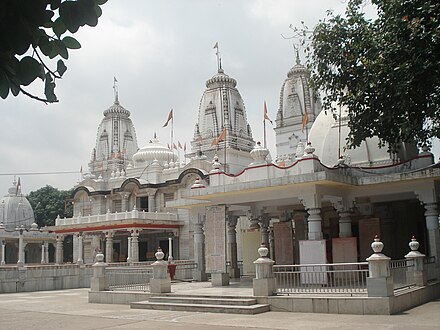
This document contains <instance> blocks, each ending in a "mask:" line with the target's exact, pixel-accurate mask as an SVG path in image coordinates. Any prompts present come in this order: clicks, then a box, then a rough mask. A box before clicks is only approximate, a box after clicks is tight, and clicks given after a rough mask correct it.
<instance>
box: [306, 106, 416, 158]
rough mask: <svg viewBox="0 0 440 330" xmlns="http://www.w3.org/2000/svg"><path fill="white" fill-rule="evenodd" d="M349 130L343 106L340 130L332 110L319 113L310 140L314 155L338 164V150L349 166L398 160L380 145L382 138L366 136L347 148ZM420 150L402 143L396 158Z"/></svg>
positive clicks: (414, 154) (413, 153) (410, 154)
mask: <svg viewBox="0 0 440 330" xmlns="http://www.w3.org/2000/svg"><path fill="white" fill-rule="evenodd" d="M349 132H350V129H349V127H348V113H347V109H346V108H342V109H341V129H339V121H338V120H337V119H335V118H334V117H333V113H332V112H331V111H322V112H321V113H320V114H319V115H318V117H317V118H316V120H315V122H314V123H313V126H312V128H311V130H310V134H309V141H310V142H311V143H312V145H313V147H314V148H315V149H316V150H315V152H314V153H315V155H317V156H318V157H319V159H320V160H321V162H322V163H323V164H324V165H327V166H334V165H336V164H337V163H338V156H339V152H340V153H341V156H342V157H344V158H345V162H346V164H347V165H357V166H379V165H388V164H392V163H393V162H396V161H397V159H396V157H393V155H391V154H390V153H389V152H388V150H387V149H388V148H387V147H386V146H385V147H382V148H379V147H378V142H379V139H378V138H377V137H376V136H374V137H372V138H368V139H366V140H365V141H364V142H362V144H361V145H360V146H359V147H357V148H355V149H346V139H347V136H348V134H349ZM339 146H340V151H339V150H338V149H339ZM417 153H418V151H417V148H416V147H415V145H413V144H409V143H405V144H402V148H401V152H400V154H399V155H397V157H398V158H399V159H398V160H399V161H405V160H408V159H411V158H413V157H415V156H417Z"/></svg>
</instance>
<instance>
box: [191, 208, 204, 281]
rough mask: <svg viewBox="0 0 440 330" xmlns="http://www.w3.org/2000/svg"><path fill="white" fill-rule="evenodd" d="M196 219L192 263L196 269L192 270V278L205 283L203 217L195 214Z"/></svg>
mask: <svg viewBox="0 0 440 330" xmlns="http://www.w3.org/2000/svg"><path fill="white" fill-rule="evenodd" d="M196 217H197V220H196V222H195V223H194V261H195V262H196V263H197V269H195V270H194V272H193V277H194V279H195V280H196V281H206V280H207V276H206V273H205V234H204V232H203V224H204V216H203V215H201V214H197V215H196Z"/></svg>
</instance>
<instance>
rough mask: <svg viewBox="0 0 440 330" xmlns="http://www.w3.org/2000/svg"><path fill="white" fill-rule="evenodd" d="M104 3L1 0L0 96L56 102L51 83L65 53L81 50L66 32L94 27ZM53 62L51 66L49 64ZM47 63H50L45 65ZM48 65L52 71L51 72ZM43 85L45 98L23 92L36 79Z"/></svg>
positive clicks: (58, 74)
mask: <svg viewBox="0 0 440 330" xmlns="http://www.w3.org/2000/svg"><path fill="white" fill-rule="evenodd" d="M105 2H107V0H76V1H69V0H2V1H0V97H2V98H3V99H6V98H7V97H8V95H9V91H10V92H11V93H12V95H14V96H17V95H18V94H19V93H23V94H25V95H27V96H29V97H31V98H33V99H36V100H39V101H43V102H45V103H53V102H57V101H58V100H57V97H56V95H55V80H57V79H61V77H62V76H63V74H64V73H65V72H66V70H67V67H66V65H65V64H64V61H63V59H64V60H67V59H68V57H69V50H71V49H79V48H81V45H80V43H79V42H78V41H77V40H76V39H75V38H73V37H72V36H70V35H65V34H66V33H67V31H69V32H70V33H72V34H73V33H76V32H77V31H78V29H79V28H80V27H81V26H84V25H89V26H96V25H97V24H98V18H99V17H100V16H101V14H102V10H101V7H100V6H101V5H103V4H104V3H105ZM52 59H53V60H56V59H58V61H57V62H56V65H55V63H53V61H51V60H52ZM48 61H51V62H52V63H51V64H49V63H48ZM50 66H53V68H50ZM37 78H40V79H41V80H42V81H43V82H44V95H45V96H44V97H39V96H36V95H34V94H31V93H29V92H28V91H26V90H25V89H24V87H25V86H28V85H30V84H31V83H32V82H34V81H35V79H37Z"/></svg>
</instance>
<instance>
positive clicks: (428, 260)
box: [423, 256, 438, 282]
mask: <svg viewBox="0 0 440 330" xmlns="http://www.w3.org/2000/svg"><path fill="white" fill-rule="evenodd" d="M423 263H424V264H425V265H424V266H425V269H426V279H427V280H428V282H432V281H436V280H437V277H438V275H437V273H436V268H435V266H436V264H435V256H430V257H425V259H424V260H423Z"/></svg>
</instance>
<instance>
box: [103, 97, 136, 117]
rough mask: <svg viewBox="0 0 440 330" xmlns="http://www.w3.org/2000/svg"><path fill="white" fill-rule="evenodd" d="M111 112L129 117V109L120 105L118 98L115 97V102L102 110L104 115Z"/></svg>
mask: <svg viewBox="0 0 440 330" xmlns="http://www.w3.org/2000/svg"><path fill="white" fill-rule="evenodd" d="M111 114H118V115H122V116H127V117H129V116H130V111H128V110H127V109H125V108H124V107H123V106H122V105H120V104H119V100H118V99H117V98H116V100H115V103H113V105H112V106H111V107H110V108H108V109H107V110H105V111H104V116H105V117H107V116H109V115H111Z"/></svg>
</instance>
